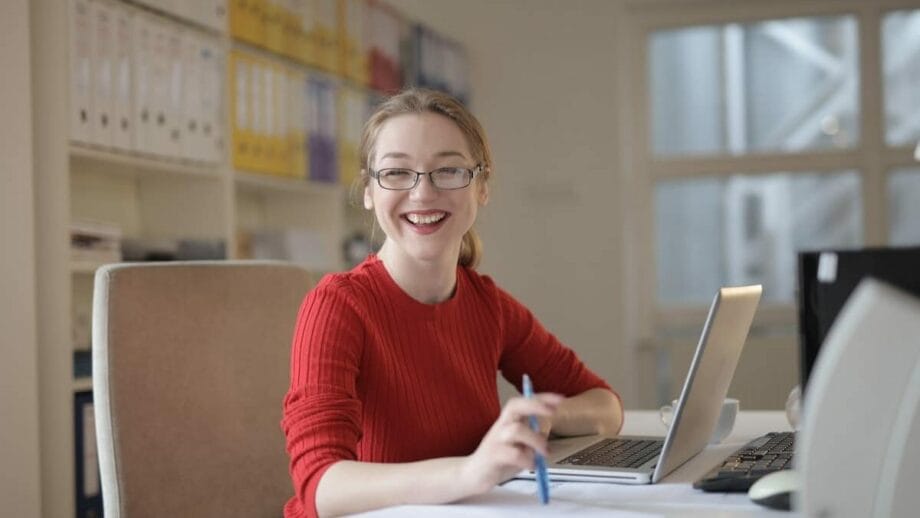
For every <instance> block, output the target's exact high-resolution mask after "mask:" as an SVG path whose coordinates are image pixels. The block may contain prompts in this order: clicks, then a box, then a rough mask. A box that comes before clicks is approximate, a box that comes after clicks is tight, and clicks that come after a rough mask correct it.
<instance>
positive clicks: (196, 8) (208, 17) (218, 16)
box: [185, 0, 227, 33]
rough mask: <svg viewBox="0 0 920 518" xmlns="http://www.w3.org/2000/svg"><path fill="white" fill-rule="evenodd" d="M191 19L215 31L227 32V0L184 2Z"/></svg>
mask: <svg viewBox="0 0 920 518" xmlns="http://www.w3.org/2000/svg"><path fill="white" fill-rule="evenodd" d="M185 5H188V6H189V9H190V11H191V12H190V17H191V19H192V20H193V21H195V22H197V23H199V24H201V25H203V26H205V27H208V28H211V29H213V30H215V31H217V32H220V33H224V32H227V0H199V1H197V2H186V4H185Z"/></svg>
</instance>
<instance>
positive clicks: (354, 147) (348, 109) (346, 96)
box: [338, 88, 367, 188]
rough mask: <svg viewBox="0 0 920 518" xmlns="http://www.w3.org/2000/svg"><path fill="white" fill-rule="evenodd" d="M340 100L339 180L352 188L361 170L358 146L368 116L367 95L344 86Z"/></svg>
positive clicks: (340, 92) (340, 91)
mask: <svg viewBox="0 0 920 518" xmlns="http://www.w3.org/2000/svg"><path fill="white" fill-rule="evenodd" d="M338 102H339V109H338V114H339V123H338V129H339V133H338V165H339V181H340V182H341V183H342V185H343V186H345V187H346V188H350V187H351V186H352V185H353V184H354V183H355V182H356V181H357V179H358V176H359V172H360V170H361V164H360V160H359V157H358V152H359V149H358V148H359V146H360V143H361V130H362V128H363V126H364V119H365V117H366V110H367V97H366V96H365V95H364V94H363V93H362V92H360V91H358V90H356V89H354V88H342V89H340V90H339V95H338Z"/></svg>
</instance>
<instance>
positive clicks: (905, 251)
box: [797, 247, 920, 393]
mask: <svg viewBox="0 0 920 518" xmlns="http://www.w3.org/2000/svg"><path fill="white" fill-rule="evenodd" d="M863 277H875V278H876V279H879V280H882V281H885V282H888V283H889V284H891V285H893V286H895V287H898V288H901V289H903V290H904V291H907V292H909V293H913V294H915V295H917V296H920V247H904V248H864V249H860V250H820V251H812V252H800V253H799V254H798V280H799V287H798V301H797V302H798V309H799V337H800V343H799V354H800V359H801V362H800V368H801V373H800V375H801V385H802V391H803V393H804V391H805V388H806V385H807V383H808V377H809V374H810V373H811V369H812V367H813V366H814V363H815V359H817V357H818V350H819V349H820V348H821V344H822V343H823V342H824V339H825V338H826V337H827V333H828V331H829V330H830V328H831V325H832V324H833V323H834V319H836V318H837V314H838V313H840V310H841V309H842V308H843V304H844V303H845V302H846V301H847V298H848V297H849V296H850V293H852V292H853V290H855V289H856V285H857V284H859V281H861V280H862V279H863ZM879 346H880V347H883V346H884V344H879Z"/></svg>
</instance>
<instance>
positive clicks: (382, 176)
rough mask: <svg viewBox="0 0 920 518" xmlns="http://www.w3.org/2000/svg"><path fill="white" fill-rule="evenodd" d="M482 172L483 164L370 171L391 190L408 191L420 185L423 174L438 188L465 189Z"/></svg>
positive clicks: (447, 189)
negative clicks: (414, 169) (428, 169)
mask: <svg viewBox="0 0 920 518" xmlns="http://www.w3.org/2000/svg"><path fill="white" fill-rule="evenodd" d="M481 172H482V164H479V165H477V166H476V167H474V168H472V169H467V168H465V167H439V168H437V169H434V170H432V171H427V172H418V171H413V170H412V169H406V168H403V167H392V168H387V169H380V170H379V171H373V170H372V171H370V172H369V174H370V176H371V178H376V179H377V185H379V186H380V187H382V188H384V189H387V190H390V191H408V190H411V189H414V188H415V186H416V185H418V181H419V178H421V176H422V175H428V178H429V179H430V180H431V183H432V185H434V186H435V187H437V188H438V189H441V190H445V191H450V190H454V189H463V188H464V187H467V186H468V185H469V184H470V183H472V181H473V178H475V177H476V175H478V174H479V173H481Z"/></svg>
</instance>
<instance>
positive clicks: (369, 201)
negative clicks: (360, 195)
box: [364, 184, 374, 210]
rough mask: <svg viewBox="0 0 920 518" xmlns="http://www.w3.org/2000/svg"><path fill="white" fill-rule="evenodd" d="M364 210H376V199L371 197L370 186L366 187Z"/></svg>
mask: <svg viewBox="0 0 920 518" xmlns="http://www.w3.org/2000/svg"><path fill="white" fill-rule="evenodd" d="M364 208H365V209H367V210H373V209H374V198H372V197H371V186H370V184H368V185H365V186H364Z"/></svg>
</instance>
